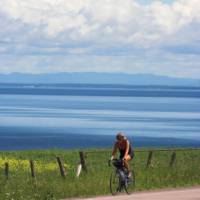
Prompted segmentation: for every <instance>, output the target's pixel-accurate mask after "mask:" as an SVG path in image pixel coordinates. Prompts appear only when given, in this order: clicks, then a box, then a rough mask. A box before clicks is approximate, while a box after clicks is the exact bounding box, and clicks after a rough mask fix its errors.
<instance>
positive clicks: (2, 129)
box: [0, 84, 200, 150]
mask: <svg viewBox="0 0 200 200" xmlns="http://www.w3.org/2000/svg"><path fill="white" fill-rule="evenodd" d="M119 131H123V132H125V133H126V135H127V136H128V137H129V138H130V139H131V141H132V143H133V144H134V145H135V146H142V147H143V146H199V147H200V88H197V87H194V88H193V87H164V86H162V87H161V86H160V87H159V86H130V85H129V86H128V85H88V84H48V85H47V84H1V86H0V149H1V150H20V149H46V148H82V147H84V148H86V147H109V146H111V145H112V144H113V141H114V135H115V134H116V133H117V132H119Z"/></svg>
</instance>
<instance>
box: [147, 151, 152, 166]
mask: <svg viewBox="0 0 200 200" xmlns="http://www.w3.org/2000/svg"><path fill="white" fill-rule="evenodd" d="M152 157H153V151H149V156H148V159H147V164H146V168H149V167H150V165H151V163H152Z"/></svg>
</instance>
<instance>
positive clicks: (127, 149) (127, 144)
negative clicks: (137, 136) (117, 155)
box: [124, 140, 130, 158]
mask: <svg viewBox="0 0 200 200" xmlns="http://www.w3.org/2000/svg"><path fill="white" fill-rule="evenodd" d="M129 146H130V145H129V141H128V140H126V151H125V154H124V158H126V156H128V152H129Z"/></svg>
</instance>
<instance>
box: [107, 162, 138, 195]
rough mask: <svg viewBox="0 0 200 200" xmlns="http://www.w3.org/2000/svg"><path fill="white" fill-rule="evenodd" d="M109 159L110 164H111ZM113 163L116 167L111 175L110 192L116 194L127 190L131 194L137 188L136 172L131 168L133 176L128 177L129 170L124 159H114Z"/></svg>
mask: <svg viewBox="0 0 200 200" xmlns="http://www.w3.org/2000/svg"><path fill="white" fill-rule="evenodd" d="M110 162H111V161H109V166H110ZM112 164H113V166H114V167H115V169H114V171H113V172H112V173H111V175H110V192H111V193H112V195H116V194H117V193H118V192H122V191H123V190H125V191H126V193H127V194H131V191H133V190H134V188H135V173H134V171H133V170H131V173H132V176H131V177H130V178H129V177H128V170H127V169H126V168H125V167H124V161H123V160H121V159H113V160H112Z"/></svg>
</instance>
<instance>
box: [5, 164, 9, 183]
mask: <svg viewBox="0 0 200 200" xmlns="http://www.w3.org/2000/svg"><path fill="white" fill-rule="evenodd" d="M5 176H6V180H8V178H9V164H8V163H7V162H6V163H5Z"/></svg>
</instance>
